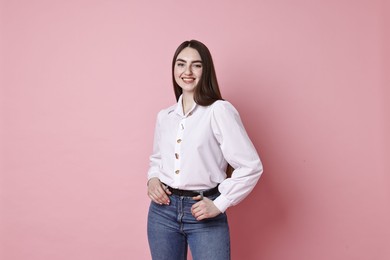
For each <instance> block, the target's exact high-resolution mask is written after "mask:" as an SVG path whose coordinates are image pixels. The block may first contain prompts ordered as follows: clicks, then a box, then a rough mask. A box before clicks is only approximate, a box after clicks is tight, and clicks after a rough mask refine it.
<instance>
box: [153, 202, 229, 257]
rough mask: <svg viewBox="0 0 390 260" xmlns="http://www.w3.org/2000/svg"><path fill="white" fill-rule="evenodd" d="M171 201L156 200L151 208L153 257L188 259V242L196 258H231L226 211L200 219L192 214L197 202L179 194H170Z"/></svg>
mask: <svg viewBox="0 0 390 260" xmlns="http://www.w3.org/2000/svg"><path fill="white" fill-rule="evenodd" d="M217 196H218V195H214V196H210V197H208V198H209V199H211V200H213V199H215V198H216V197H217ZM170 201H171V203H170V205H159V204H157V203H155V202H153V201H152V202H151V204H150V207H149V215H148V240H149V246H150V251H151V254H152V259H153V260H185V259H187V247H188V245H189V247H190V250H191V254H192V258H193V259H194V260H229V259H230V236H229V226H228V222H227V216H226V214H225V213H222V214H219V215H218V216H216V217H214V218H209V219H204V220H201V221H197V220H196V219H195V218H194V217H193V216H192V214H191V206H192V205H194V204H195V203H196V202H197V201H195V200H193V199H192V198H191V197H184V196H177V195H170Z"/></svg>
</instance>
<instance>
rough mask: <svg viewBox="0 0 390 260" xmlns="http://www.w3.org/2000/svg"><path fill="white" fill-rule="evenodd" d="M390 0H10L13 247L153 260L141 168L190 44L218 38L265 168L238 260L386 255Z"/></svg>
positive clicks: (4, 222) (6, 68) (5, 163)
mask: <svg viewBox="0 0 390 260" xmlns="http://www.w3.org/2000/svg"><path fill="white" fill-rule="evenodd" d="M389 10H390V5H389V1H385V0H383V1H379V0H337V1H336V0H330V1H329V0H322V1H321V0H315V1H304V0H296V1H289V0H272V1H271V0H258V1H250V0H245V1H223V0H218V1H217V0H215V1H206V0H199V1H179V0H166V1H124V0H123V1H120V0H115V1H114V0H111V1H103V0H100V1H99V0H94V1H92V0H90V1H87V0H71V1H53V0H37V1H29V0H2V1H1V2H0V21H1V22H0V26H1V27H0V39H1V41H0V48H1V49H0V50H1V52H0V55H1V64H0V66H1V67H0V73H1V74H0V84H1V90H0V91H1V92H0V102H1V103H0V106H1V110H0V113H1V114H0V116H1V121H0V126H1V127H0V134H1V138H0V145H1V151H0V152H1V153H0V155H1V157H0V159H1V161H0V170H1V176H0V196H1V198H0V199H1V200H0V203H1V204H0V206H1V207H0V246H1V247H0V258H1V259H4V260H24V259H28V260H69V259H72V260H81V259H82V260H85V259H94V260H112V259H118V260H122V259H123V260H124V259H150V255H149V249H148V244H147V239H146V215H147V208H148V203H149V199H148V197H147V196H146V171H147V168H148V157H149V154H150V152H151V148H152V136H153V130H154V129H153V128H154V123H155V118H156V113H157V112H158V111H159V110H160V109H161V108H163V107H166V106H168V105H171V104H173V102H174V101H175V100H174V94H173V90H172V86H171V74H170V73H171V72H170V63H171V58H172V56H173V52H174V51H175V49H176V47H177V46H178V44H180V43H181V42H182V41H184V40H188V39H192V38H195V39H198V40H201V41H203V42H204V43H205V44H206V45H208V46H209V48H210V50H211V52H212V54H213V57H214V60H215V65H216V69H217V74H218V77H219V81H220V85H221V89H222V92H223V95H224V97H225V98H226V99H227V100H229V101H231V102H232V103H233V104H234V105H235V106H236V107H237V109H238V110H239V111H240V114H241V116H242V119H243V121H244V124H245V125H246V127H247V130H248V133H249V134H250V136H251V137H252V140H253V142H254V144H255V146H256V147H257V149H258V151H259V153H260V155H261V158H262V160H263V162H264V165H265V173H264V175H263V177H262V179H261V181H260V183H259V184H258V185H257V187H256V188H255V190H254V192H253V193H252V194H251V195H250V196H249V197H248V199H247V200H245V201H244V202H243V203H241V204H240V205H238V206H236V207H234V208H231V209H230V210H229V211H228V214H229V217H230V224H231V235H232V244H233V246H232V255H233V259H245V260H251V259H267V260H286V259H288V260H302V259H304V260H306V259H307V260H313V259H315V260H329V259H332V260H333V259H340V260H368V259H369V260H371V259H373V260H385V259H390V189H389V187H390V175H389V173H390V164H389V161H390V158H389V154H390V138H389V133H390V126H389V116H390V105H389V104H390V100H389V99H390V91H389V86H390V76H389V74H390V63H389V61H390V52H389V47H388V46H390V35H389V28H390V20H389V16H390V12H389Z"/></svg>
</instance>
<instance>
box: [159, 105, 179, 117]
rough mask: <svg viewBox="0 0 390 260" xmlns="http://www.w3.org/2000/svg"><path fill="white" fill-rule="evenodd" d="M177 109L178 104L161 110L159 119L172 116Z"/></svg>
mask: <svg viewBox="0 0 390 260" xmlns="http://www.w3.org/2000/svg"><path fill="white" fill-rule="evenodd" d="M176 107H177V104H174V105H172V106H169V107H167V108H164V109H161V110H160V111H159V112H158V114H157V118H162V117H165V116H168V115H169V114H171V113H172V112H174V111H175V109H176Z"/></svg>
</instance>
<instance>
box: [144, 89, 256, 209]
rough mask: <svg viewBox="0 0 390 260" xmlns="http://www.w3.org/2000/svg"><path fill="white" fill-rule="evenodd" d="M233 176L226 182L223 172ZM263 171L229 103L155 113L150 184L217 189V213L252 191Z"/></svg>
mask: <svg viewBox="0 0 390 260" xmlns="http://www.w3.org/2000/svg"><path fill="white" fill-rule="evenodd" d="M228 163H229V164H230V165H231V166H232V167H233V168H234V169H235V170H234V171H233V173H232V176H231V178H226V172H225V171H226V167H227V164H228ZM262 172H263V166H262V163H261V161H260V158H259V156H258V154H257V152H256V149H255V147H254V146H253V144H252V142H251V141H250V139H249V137H248V135H247V133H246V131H245V128H244V126H243V124H242V122H241V119H240V116H239V114H238V112H237V110H236V109H235V108H234V107H233V105H232V104H230V103H229V102H227V101H222V100H218V101H216V102H214V103H213V104H212V105H210V106H200V105H197V104H195V105H194V106H193V107H192V109H191V110H190V111H189V112H188V113H187V114H186V115H184V114H183V106H182V96H181V97H180V98H179V100H178V103H177V104H175V105H173V106H171V107H169V108H167V109H163V110H161V111H160V112H159V113H158V116H157V122H156V129H155V135H154V144H153V153H152V155H151V156H150V168H149V171H148V179H151V178H153V177H158V178H159V179H160V181H162V182H164V183H165V184H167V185H169V186H171V187H173V188H177V189H182V190H204V189H210V188H214V187H215V186H217V185H218V184H219V183H220V185H219V187H218V189H219V192H220V193H221V195H220V196H218V197H217V198H216V199H215V200H214V204H215V205H216V207H217V208H218V209H219V210H220V211H221V212H225V211H226V209H227V208H228V207H230V206H232V205H236V204H237V203H239V202H240V201H241V200H243V199H244V198H245V197H246V196H247V195H248V194H249V193H250V192H251V191H252V189H253V188H254V186H255V185H256V183H257V181H258V179H259V178H260V175H261V174H262Z"/></svg>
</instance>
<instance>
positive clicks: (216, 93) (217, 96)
mask: <svg viewBox="0 0 390 260" xmlns="http://www.w3.org/2000/svg"><path fill="white" fill-rule="evenodd" d="M187 47H190V48H193V49H195V50H197V51H198V53H199V55H200V58H201V59H202V66H203V70H202V76H201V78H200V80H199V83H198V85H197V86H196V88H195V92H194V101H195V102H196V103H197V104H198V105H201V106H209V105H211V104H212V103H214V101H217V100H222V95H221V92H220V90H219V85H218V81H217V76H216V74H215V69H214V63H213V58H212V57H211V53H210V51H209V49H208V48H207V47H206V45H204V44H203V43H201V42H200V41H197V40H190V41H185V42H183V43H182V44H180V46H179V47H178V48H177V49H176V52H175V55H174V56H173V60H172V79H173V90H174V92H175V96H176V100H179V97H180V95H181V94H182V93H183V90H182V89H181V87H180V86H179V85H178V84H177V82H176V80H175V75H174V69H175V64H176V59H177V56H178V55H179V53H180V52H181V51H182V50H183V49H185V48H187Z"/></svg>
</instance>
